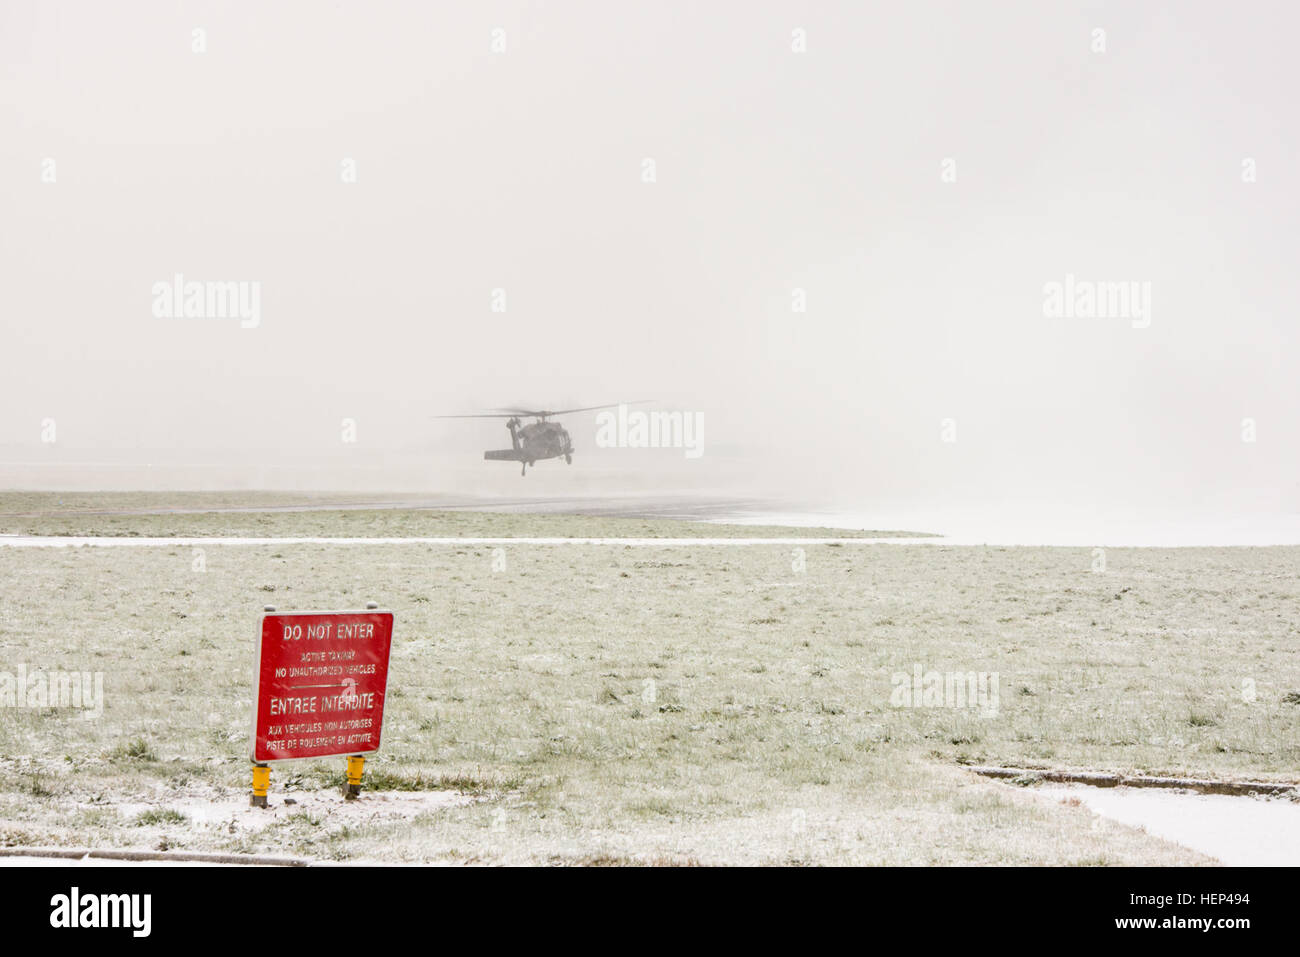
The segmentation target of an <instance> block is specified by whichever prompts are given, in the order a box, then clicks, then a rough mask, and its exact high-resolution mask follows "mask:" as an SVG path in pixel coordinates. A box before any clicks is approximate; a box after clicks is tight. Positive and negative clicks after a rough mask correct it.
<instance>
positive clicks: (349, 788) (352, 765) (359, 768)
mask: <svg viewBox="0 0 1300 957" xmlns="http://www.w3.org/2000/svg"><path fill="white" fill-rule="evenodd" d="M365 769H366V759H365V758H361V757H357V756H355V755H353V756H351V757H349V758H348V783H347V784H346V785H344V787H343V797H344V798H346V799H347V800H349V801H354V800H356V799H357V797H359V796H360V794H361V775H362V773H363V772H364V771H365Z"/></svg>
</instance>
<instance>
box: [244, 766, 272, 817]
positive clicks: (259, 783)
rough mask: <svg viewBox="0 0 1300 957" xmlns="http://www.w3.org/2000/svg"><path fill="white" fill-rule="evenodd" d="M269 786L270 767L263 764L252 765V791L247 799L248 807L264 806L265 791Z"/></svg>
mask: <svg viewBox="0 0 1300 957" xmlns="http://www.w3.org/2000/svg"><path fill="white" fill-rule="evenodd" d="M270 787H271V769H270V768H269V767H267V766H266V765H265V764H254V765H253V793H252V796H251V797H249V799H248V804H249V806H250V807H266V792H267V791H268V790H269V789H270Z"/></svg>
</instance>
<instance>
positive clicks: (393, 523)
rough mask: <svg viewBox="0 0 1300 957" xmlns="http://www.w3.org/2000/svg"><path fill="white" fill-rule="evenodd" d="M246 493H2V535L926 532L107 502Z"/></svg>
mask: <svg viewBox="0 0 1300 957" xmlns="http://www.w3.org/2000/svg"><path fill="white" fill-rule="evenodd" d="M339 501H348V502H366V501H373V502H386V503H387V504H388V505H389V506H391V505H394V504H400V503H401V502H402V499H401V498H400V497H391V498H385V497H383V496H373V497H367V496H349V495H347V494H346V493H334V494H330V495H314V496H313V495H306V494H302V493H283V494H282V493H270V492H261V493H255V494H253V495H252V504H254V505H261V506H262V507H264V508H265V507H270V506H281V507H283V506H301V505H311V506H313V507H320V505H321V503H322V502H324V503H326V504H333V503H337V502H339ZM242 507H244V506H241V505H240V498H239V494H238V493H233V492H220V493H218V492H173V493H168V494H166V495H161V494H158V495H150V494H147V493H142V492H123V493H116V494H108V493H104V494H100V495H91V494H89V493H66V494H57V493H49V492H4V493H0V534H11V535H13V534H17V535H73V536H81V535H109V536H114V537H139V538H188V537H195V536H216V537H265V536H277V537H297V538H332V537H340V536H342V537H350V538H447V537H463V538H546V537H552V536H562V537H567V538H641V537H645V538H706V537H707V538H717V537H757V538H805V537H806V538H857V537H868V538H901V537H906V538H917V537H926V534H927V533H924V532H908V531H846V530H845V529H840V528H790V527H788V526H781V525H715V524H711V523H704V522H690V521H679V520H673V519H663V518H649V519H644V518H625V517H617V516H607V515H557V514H510V513H493V512H480V511H452V510H445V511H443V510H436V509H414V508H393V507H385V508H377V509H365V508H349V509H346V510H322V511H301V512H287V511H286V512H274V511H266V512H256V511H242V510H241V511H208V512H182V513H179V514H170V515H169V514H150V513H148V512H140V513H137V514H104V513H103V511H104V510H110V511H121V512H128V511H129V510H131V509H141V510H146V509H150V510H158V509H162V508H177V509H197V508H209V509H214V510H215V509H222V508H242Z"/></svg>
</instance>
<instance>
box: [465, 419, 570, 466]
mask: <svg viewBox="0 0 1300 957" xmlns="http://www.w3.org/2000/svg"><path fill="white" fill-rule="evenodd" d="M506 428H507V429H509V430H510V441H511V445H512V446H513V448H509V449H490V450H488V451H487V452H484V453H483V458H485V459H489V460H496V461H502V460H504V461H507V462H519V463H521V465H522V468H521V469H520V474H521V475H522V474H525V473H526V472H527V469H528V466H530V465H532V464H534V463H535V462H538V461H541V460H542V459H557V458H559V457H560V456H564V458H565V460H566V461H568V462H570V463H572V461H573V440H572V439H571V438H570V437H569V430H568V429H566V428H565V427H564V426H562V425H560V423H558V422H549V421H547V420H546V419H541V420H539V421H537V422H532V423H530V424H528V425H521V424H520V420H519V419H518V418H512V419H510V420H509V421H508V422H506Z"/></svg>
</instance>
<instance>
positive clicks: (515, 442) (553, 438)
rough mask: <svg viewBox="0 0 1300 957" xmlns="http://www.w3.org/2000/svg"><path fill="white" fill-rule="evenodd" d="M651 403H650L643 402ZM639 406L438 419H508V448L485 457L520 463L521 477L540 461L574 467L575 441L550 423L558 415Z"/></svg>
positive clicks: (518, 411) (505, 412) (520, 411)
mask: <svg viewBox="0 0 1300 957" xmlns="http://www.w3.org/2000/svg"><path fill="white" fill-rule="evenodd" d="M641 401H643V402H644V401H648V400H641ZM619 404H622V405H639V404H640V403H639V402H624V403H616V404H614V405H588V406H583V407H582V408H581V409H497V410H496V411H495V412H478V413H473V414H471V415H436V416H434V418H435V419H505V420H506V428H507V429H509V430H510V445H511V448H508V449H488V450H487V451H486V452H484V453H483V458H485V459H488V460H490V461H505V462H518V463H520V468H519V474H520V475H527V474H528V466H530V465H534V464H536V463H537V462H538V461H539V460H540V459H558V458H559V457H560V456H564V461H565V462H566V463H568V464H569V465H572V464H573V439H572V438H570V436H569V430H568V429H566V428H565V427H564V426H562V425H560V423H558V422H552V421H550V420H551V418H552V417H554V416H557V415H568V414H569V413H571V412H594V411H595V410H597V409H616V408H618V405H619ZM521 416H522V417H523V418H533V419H536V420H537V421H536V422H531V423H529V424H528V425H524V424H523V421H522V419H521Z"/></svg>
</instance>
